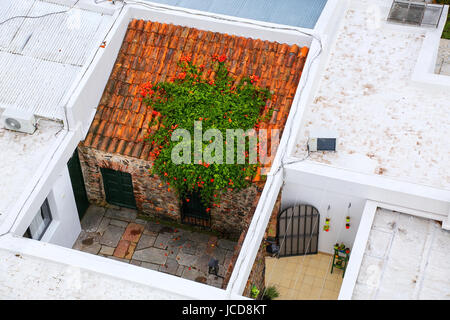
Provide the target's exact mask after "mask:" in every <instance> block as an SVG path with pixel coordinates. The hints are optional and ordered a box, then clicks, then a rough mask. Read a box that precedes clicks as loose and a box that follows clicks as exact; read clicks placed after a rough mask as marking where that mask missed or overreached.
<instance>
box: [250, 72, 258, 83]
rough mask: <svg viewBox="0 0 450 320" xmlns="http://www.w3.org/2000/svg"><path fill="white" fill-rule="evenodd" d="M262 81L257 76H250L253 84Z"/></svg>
mask: <svg viewBox="0 0 450 320" xmlns="http://www.w3.org/2000/svg"><path fill="white" fill-rule="evenodd" d="M259 80H260V77H258V76H257V75H255V74H254V75H252V76H250V82H251V83H257V82H258V81H259Z"/></svg>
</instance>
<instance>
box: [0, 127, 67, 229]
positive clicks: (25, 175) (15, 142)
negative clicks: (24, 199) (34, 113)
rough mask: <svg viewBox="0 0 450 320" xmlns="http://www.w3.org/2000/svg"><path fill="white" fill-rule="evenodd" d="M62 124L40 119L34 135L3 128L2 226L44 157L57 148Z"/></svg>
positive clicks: (0, 163) (0, 146) (0, 166)
mask: <svg viewBox="0 0 450 320" xmlns="http://www.w3.org/2000/svg"><path fill="white" fill-rule="evenodd" d="M62 126H63V125H62V124H61V123H58V122H54V121H49V120H41V121H39V123H38V129H37V130H36V131H35V133H34V134H32V135H31V134H26V133H20V132H15V131H10V130H6V129H3V128H0V150H1V151H0V175H1V179H0V225H1V224H2V223H3V221H4V220H5V218H6V216H7V215H8V214H9V213H10V211H11V210H12V207H13V206H14V205H15V204H16V203H17V201H18V199H19V197H20V196H23V193H24V192H26V190H27V187H29V184H30V183H31V182H32V180H33V176H34V175H35V174H36V172H37V169H38V168H39V167H40V166H41V165H42V164H43V160H44V159H45V157H46V156H48V154H49V152H51V150H54V149H55V148H56V146H57V142H58V138H59V137H60V136H61V135H63V134H64V132H65V131H64V130H62ZM29 191H30V190H28V192H29Z"/></svg>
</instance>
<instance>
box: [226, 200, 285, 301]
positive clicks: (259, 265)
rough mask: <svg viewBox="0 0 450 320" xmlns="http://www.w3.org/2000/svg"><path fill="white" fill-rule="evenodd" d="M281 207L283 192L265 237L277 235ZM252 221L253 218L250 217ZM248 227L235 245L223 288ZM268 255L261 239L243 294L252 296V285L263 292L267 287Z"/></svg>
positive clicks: (277, 201) (273, 211) (227, 280)
mask: <svg viewBox="0 0 450 320" xmlns="http://www.w3.org/2000/svg"><path fill="white" fill-rule="evenodd" d="M280 208H281V192H280V193H279V194H278V197H277V200H276V202H275V206H274V208H273V210H272V214H271V216H270V220H269V223H268V225H267V228H266V231H265V234H264V239H266V238H267V237H275V236H276V223H277V217H278V214H279V212H280ZM250 221H251V218H250ZM250 221H248V225H249V224H250ZM247 230H248V227H247V228H246V229H245V230H244V231H243V232H242V234H241V236H240V238H239V241H238V243H237V245H236V247H235V250H234V254H233V257H232V259H231V262H230V265H229V266H228V270H227V273H226V275H225V280H224V282H223V286H222V288H223V289H225V288H226V287H227V285H228V282H229V280H230V277H231V273H232V272H233V268H234V266H235V264H236V261H237V258H238V256H239V253H240V251H241V248H242V244H243V243H244V240H245V236H246V235H247ZM266 256H267V253H266V246H265V242H264V241H261V245H260V247H259V250H258V253H257V254H256V258H255V262H254V263H253V267H252V270H251V271H250V275H249V277H248V280H247V284H246V286H245V289H244V292H243V295H244V296H246V297H251V289H252V286H253V285H255V286H256V287H257V288H258V289H259V290H260V292H261V294H262V292H263V289H264V287H265V269H266V263H265V257H266Z"/></svg>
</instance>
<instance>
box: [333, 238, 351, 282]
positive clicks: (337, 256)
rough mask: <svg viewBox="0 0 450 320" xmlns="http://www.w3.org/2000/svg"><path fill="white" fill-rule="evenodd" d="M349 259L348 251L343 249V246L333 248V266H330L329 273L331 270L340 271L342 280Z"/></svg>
mask: <svg viewBox="0 0 450 320" xmlns="http://www.w3.org/2000/svg"><path fill="white" fill-rule="evenodd" d="M349 259H350V249H349V248H345V246H344V245H341V246H339V247H338V246H335V247H334V255H333V264H332V266H331V273H333V269H334V268H337V269H342V270H343V273H342V278H343V277H344V275H345V270H346V269H347V264H348V260H349Z"/></svg>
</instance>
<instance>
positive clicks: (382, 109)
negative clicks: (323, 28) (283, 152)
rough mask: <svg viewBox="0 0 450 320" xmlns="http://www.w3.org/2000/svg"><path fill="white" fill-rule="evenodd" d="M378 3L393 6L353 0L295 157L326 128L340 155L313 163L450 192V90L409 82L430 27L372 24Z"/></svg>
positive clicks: (315, 156)
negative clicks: (310, 138) (313, 134)
mask: <svg viewBox="0 0 450 320" xmlns="http://www.w3.org/2000/svg"><path fill="white" fill-rule="evenodd" d="M377 3H378V4H380V3H382V4H388V1H384V2H380V1H376V2H374V1H367V0H352V1H350V6H349V8H350V9H348V11H347V12H346V14H345V16H344V18H343V23H342V25H341V27H340V30H339V31H338V35H337V41H336V45H335V47H334V48H332V49H331V56H330V60H329V62H328V65H327V67H326V69H325V70H324V72H323V75H322V76H321V80H320V83H319V88H318V91H317V94H316V96H315V98H314V100H313V103H312V104H311V105H309V107H308V108H307V109H306V110H305V114H304V117H305V118H304V119H305V121H304V126H303V127H302V128H301V130H300V133H299V136H298V138H297V145H296V149H295V156H297V157H300V158H303V157H304V155H305V153H306V144H307V139H308V136H309V133H310V131H311V130H312V129H316V128H326V129H330V130H333V131H336V132H337V133H338V137H339V138H338V146H337V150H338V151H337V152H313V153H311V155H310V158H309V161H313V162H318V163H321V164H324V165H329V166H332V167H337V168H342V169H347V170H351V171H355V172H358V173H364V174H369V175H383V176H386V177H390V178H394V179H397V180H401V181H406V182H411V183H416V184H422V185H427V186H431V187H435V188H439V189H445V190H450V143H449V137H450V92H449V91H448V90H447V91H444V90H441V91H438V89H436V90H435V91H430V90H429V89H427V88H425V87H420V86H419V85H414V84H413V83H412V81H411V75H412V72H413V68H414V66H415V64H416V62H417V58H418V55H419V52H420V49H421V46H422V43H423V40H424V37H425V31H426V29H424V28H418V27H399V26H398V25H395V26H394V25H389V24H387V23H385V22H382V21H381V22H380V26H379V27H375V24H374V21H375V20H374V19H373V17H374V16H375V17H376V12H375V11H374V10H373V9H374V8H375V9H376V8H377V7H376V5H375V4H377ZM390 3H391V2H389V4H390ZM385 10H387V11H388V8H385ZM383 12H384V11H383ZM382 14H384V13H382ZM380 18H381V19H385V17H384V16H381V17H380Z"/></svg>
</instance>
